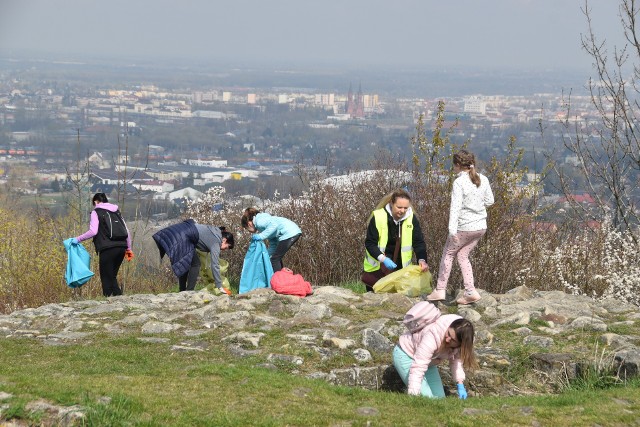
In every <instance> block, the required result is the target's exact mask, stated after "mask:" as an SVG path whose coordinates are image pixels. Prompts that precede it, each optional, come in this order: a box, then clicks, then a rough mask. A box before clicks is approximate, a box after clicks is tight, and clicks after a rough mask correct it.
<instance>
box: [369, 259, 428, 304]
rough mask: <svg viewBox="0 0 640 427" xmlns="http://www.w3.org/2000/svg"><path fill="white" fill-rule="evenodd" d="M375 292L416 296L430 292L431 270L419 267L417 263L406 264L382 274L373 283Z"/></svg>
mask: <svg viewBox="0 0 640 427" xmlns="http://www.w3.org/2000/svg"><path fill="white" fill-rule="evenodd" d="M373 291H374V292H375V293H377V294H381V293H394V292H397V293H399V294H404V295H406V296H408V297H417V296H420V295H423V294H428V293H431V272H430V271H425V272H424V273H423V272H422V270H421V269H420V266H419V265H408V266H406V267H405V268H402V269H400V270H397V271H394V272H393V273H391V274H388V275H386V276H384V277H383V278H382V279H380V280H378V281H377V282H376V283H375V285H373Z"/></svg>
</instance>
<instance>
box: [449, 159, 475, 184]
mask: <svg viewBox="0 0 640 427" xmlns="http://www.w3.org/2000/svg"><path fill="white" fill-rule="evenodd" d="M453 164H454V165H458V166H460V167H461V168H464V169H466V170H467V171H468V172H469V178H470V179H471V182H473V183H474V184H475V185H476V187H480V175H478V172H476V156H474V155H473V153H472V152H470V151H467V150H460V151H458V152H457V153H455V154H454V155H453Z"/></svg>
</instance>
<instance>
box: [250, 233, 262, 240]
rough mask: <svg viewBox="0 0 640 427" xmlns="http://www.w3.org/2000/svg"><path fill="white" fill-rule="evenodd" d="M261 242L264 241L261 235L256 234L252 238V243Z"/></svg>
mask: <svg viewBox="0 0 640 427" xmlns="http://www.w3.org/2000/svg"><path fill="white" fill-rule="evenodd" d="M259 240H262V239H261V238H260V235H259V234H254V235H253V236H251V241H252V242H257V241H259Z"/></svg>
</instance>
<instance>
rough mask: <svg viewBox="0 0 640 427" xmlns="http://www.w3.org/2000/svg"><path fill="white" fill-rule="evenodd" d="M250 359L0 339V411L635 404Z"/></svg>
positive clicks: (247, 413) (489, 411)
mask: <svg viewBox="0 0 640 427" xmlns="http://www.w3.org/2000/svg"><path fill="white" fill-rule="evenodd" d="M256 359H257V358H249V359H236V358H233V357H232V356H230V355H229V354H227V353H226V352H225V350H224V347H223V346H216V347H213V346H211V348H210V349H209V350H207V351H206V352H186V353H182V352H172V351H171V350H170V345H166V344H150V343H144V342H140V341H138V340H137V339H136V338H135V337H127V338H115V339H114V338H113V337H111V336H108V335H104V336H101V337H95V339H94V340H93V342H92V343H83V344H79V345H66V346H47V345H44V344H42V343H40V342H38V341H35V340H30V339H2V340H0V391H4V392H8V393H11V394H13V397H12V398H10V399H8V400H6V401H5V402H3V403H5V404H7V405H9V407H8V408H7V409H5V410H3V411H2V417H3V418H4V419H10V418H16V419H27V420H29V421H30V422H31V423H33V424H37V423H39V422H40V419H41V417H42V416H43V415H42V414H35V415H33V414H30V413H29V412H28V411H26V410H25V409H24V408H25V405H26V403H28V402H29V401H32V400H35V399H40V398H43V399H47V400H49V401H51V402H52V403H54V404H58V405H74V404H79V405H82V406H83V407H85V408H86V425H90V426H119V425H123V426H124V425H128V426H156V425H163V426H164V425H169V426H173V425H175V426H185V425H203V426H208V425H210V426H247V425H259V426H282V425H295V426H310V425H351V426H364V425H367V423H368V422H370V423H371V425H376V426H397V425H459V426H474V425H481V424H486V425H505V426H506V425H509V426H511V425H531V424H532V421H533V420H536V421H537V422H538V423H540V424H541V425H563V426H583V425H593V424H596V423H597V424H599V425H611V426H614V425H630V424H633V423H637V422H638V415H637V414H638V412H639V411H640V393H639V391H640V390H639V389H640V387H639V384H638V383H637V382H634V383H632V384H630V385H627V386H626V387H609V388H606V389H603V390H593V389H588V390H569V391H568V392H567V393H565V394H562V395H548V396H539V397H510V398H498V397H484V398H470V399H468V400H466V401H460V400H458V399H456V398H454V397H450V398H447V399H443V400H429V399H424V398H419V397H418V398H417V397H410V396H407V395H405V394H400V393H389V392H373V391H367V390H362V389H358V388H349V387H337V386H332V385H330V384H328V383H326V382H324V381H320V380H308V379H305V378H303V377H301V376H294V375H289V374H287V373H285V372H283V371H280V370H273V369H267V368H261V367H257V366H256V365H257V363H256V362H258V360H256ZM362 408H375V413H374V414H370V413H369V414H368V413H367V411H365V410H363V409H362ZM465 409H467V410H469V409H474V410H475V411H476V413H475V414H472V415H467V414H464V413H463V411H464V410H465Z"/></svg>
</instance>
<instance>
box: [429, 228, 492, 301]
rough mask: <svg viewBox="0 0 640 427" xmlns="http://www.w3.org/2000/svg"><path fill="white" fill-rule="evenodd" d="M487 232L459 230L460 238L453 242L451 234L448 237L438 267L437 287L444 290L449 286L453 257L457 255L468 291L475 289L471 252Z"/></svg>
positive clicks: (458, 235) (458, 236)
mask: <svg viewBox="0 0 640 427" xmlns="http://www.w3.org/2000/svg"><path fill="white" fill-rule="evenodd" d="M486 232H487V230H478V231H458V234H456V237H457V238H458V242H457V243H454V242H453V239H452V238H451V236H449V237H448V238H447V243H446V244H445V245H444V250H443V251H442V258H441V259H440V267H439V268H438V284H437V285H436V289H438V290H442V289H446V288H447V282H448V281H449V275H450V274H451V267H452V266H453V257H456V258H457V260H458V265H459V266H460V271H461V272H462V281H463V282H464V288H465V289H466V290H467V291H473V290H474V289H475V286H474V284H473V270H472V269H471V262H470V261H469V254H470V253H471V251H472V250H473V248H475V247H476V245H477V244H478V242H479V241H480V239H481V238H482V236H484V233H486Z"/></svg>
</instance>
